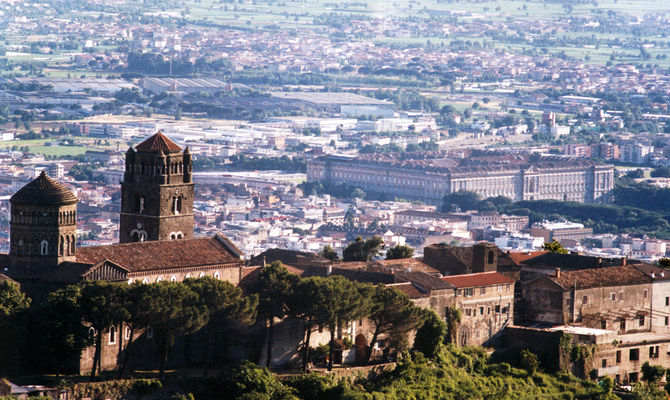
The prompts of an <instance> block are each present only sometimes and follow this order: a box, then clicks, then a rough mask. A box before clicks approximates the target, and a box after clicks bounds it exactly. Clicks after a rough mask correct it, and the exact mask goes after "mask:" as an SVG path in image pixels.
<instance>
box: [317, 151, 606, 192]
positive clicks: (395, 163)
mask: <svg viewBox="0 0 670 400" xmlns="http://www.w3.org/2000/svg"><path fill="white" fill-rule="evenodd" d="M460 156H462V157H460ZM460 156H459V157H450V156H448V155H444V154H435V155H432V156H431V155H429V156H428V157H427V158H426V156H425V155H424V156H421V158H414V159H413V158H411V157H412V155H405V156H401V157H397V158H388V157H386V156H383V155H374V157H373V156H371V155H366V156H361V157H357V158H355V157H345V156H333V155H331V156H324V157H320V158H316V159H314V160H310V161H308V162H307V180H308V181H310V182H316V181H323V182H327V183H335V184H338V183H346V184H348V185H350V186H354V187H359V188H361V189H363V190H364V191H369V192H374V193H380V194H386V195H388V196H391V197H400V198H404V199H408V200H421V201H424V202H426V203H433V204H438V203H440V202H441V201H442V198H443V197H444V195H445V194H447V193H454V192H457V191H461V190H467V191H472V192H476V193H477V194H479V195H480V196H481V197H482V198H486V197H495V196H504V197H508V198H510V199H512V200H514V201H521V200H547V199H552V200H563V201H577V202H581V203H606V202H608V201H609V192H610V191H611V190H612V188H613V187H614V167H613V166H612V165H609V164H601V163H596V162H592V161H589V160H584V159H577V158H565V157H553V156H551V157H549V156H545V157H543V156H530V155H519V154H515V155H508V154H499V153H491V152H481V153H477V152H472V153H469V154H468V155H467V156H463V155H462V154H461V155H460Z"/></svg>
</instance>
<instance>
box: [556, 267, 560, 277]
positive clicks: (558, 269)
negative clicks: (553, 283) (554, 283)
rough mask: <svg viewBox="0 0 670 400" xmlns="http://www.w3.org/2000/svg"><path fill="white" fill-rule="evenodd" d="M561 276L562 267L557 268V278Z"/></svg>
mask: <svg viewBox="0 0 670 400" xmlns="http://www.w3.org/2000/svg"><path fill="white" fill-rule="evenodd" d="M560 277H561V269H560V268H556V278H557V279H558V278H560Z"/></svg>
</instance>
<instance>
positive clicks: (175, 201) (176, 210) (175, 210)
mask: <svg viewBox="0 0 670 400" xmlns="http://www.w3.org/2000/svg"><path fill="white" fill-rule="evenodd" d="M180 213H181V197H177V196H174V197H173V198H172V214H174V215H179V214H180Z"/></svg>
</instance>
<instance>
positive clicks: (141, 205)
mask: <svg viewBox="0 0 670 400" xmlns="http://www.w3.org/2000/svg"><path fill="white" fill-rule="evenodd" d="M137 212H138V213H140V214H143V213H144V196H140V198H139V200H138V203H137Z"/></svg>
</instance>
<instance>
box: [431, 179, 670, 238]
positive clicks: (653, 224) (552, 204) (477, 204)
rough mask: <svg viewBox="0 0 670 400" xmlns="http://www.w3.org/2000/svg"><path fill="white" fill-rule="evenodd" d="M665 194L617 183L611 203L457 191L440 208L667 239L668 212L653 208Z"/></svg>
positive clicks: (448, 196)
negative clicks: (514, 199)
mask: <svg viewBox="0 0 670 400" xmlns="http://www.w3.org/2000/svg"><path fill="white" fill-rule="evenodd" d="M645 186H648V185H645ZM663 191H667V193H664V192H663ZM668 193H670V190H668V189H657V188H653V187H650V186H649V187H648V188H647V187H644V186H634V187H622V186H617V187H616V188H615V189H614V191H613V195H614V199H615V200H614V204H592V203H579V202H575V201H559V200H524V201H518V202H512V200H511V199H509V198H507V197H504V196H497V197H489V198H486V199H482V198H481V197H480V196H479V195H478V194H477V193H475V192H471V191H458V192H454V193H448V194H446V195H445V196H444V198H443V201H442V207H441V210H442V211H443V212H449V211H455V210H459V209H460V210H462V211H466V210H478V211H497V212H499V213H503V214H511V215H527V216H528V217H529V221H530V223H534V222H540V221H543V220H559V219H562V218H567V219H569V220H571V221H574V222H579V223H583V224H584V225H585V226H586V227H590V228H593V231H594V232H595V233H630V234H646V235H649V236H654V237H658V238H670V222H669V219H670V212H668V214H665V213H662V212H660V211H661V210H658V211H656V210H654V208H656V207H658V208H660V207H661V204H659V201H660V200H661V199H664V198H665V196H666V195H667V194H668ZM641 198H644V199H646V200H645V202H644V204H641V203H640V202H639V199H641ZM669 198H670V197H669ZM628 204H630V205H628ZM632 205H634V206H632ZM669 211H670V210H669Z"/></svg>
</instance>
